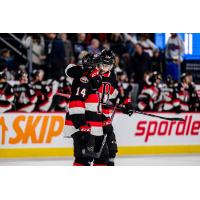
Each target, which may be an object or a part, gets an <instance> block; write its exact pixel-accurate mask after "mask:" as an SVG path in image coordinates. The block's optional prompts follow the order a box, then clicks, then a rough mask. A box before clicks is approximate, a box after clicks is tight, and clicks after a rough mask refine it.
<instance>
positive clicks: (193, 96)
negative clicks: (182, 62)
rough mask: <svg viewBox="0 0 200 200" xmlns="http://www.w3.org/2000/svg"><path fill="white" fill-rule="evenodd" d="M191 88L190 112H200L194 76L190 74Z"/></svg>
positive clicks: (199, 100)
mask: <svg viewBox="0 0 200 200" xmlns="http://www.w3.org/2000/svg"><path fill="white" fill-rule="evenodd" d="M188 81H189V88H188V92H189V94H190V100H189V110H190V111H195V112H197V111H200V99H199V97H198V94H197V90H196V86H195V83H194V82H193V77H192V74H188Z"/></svg>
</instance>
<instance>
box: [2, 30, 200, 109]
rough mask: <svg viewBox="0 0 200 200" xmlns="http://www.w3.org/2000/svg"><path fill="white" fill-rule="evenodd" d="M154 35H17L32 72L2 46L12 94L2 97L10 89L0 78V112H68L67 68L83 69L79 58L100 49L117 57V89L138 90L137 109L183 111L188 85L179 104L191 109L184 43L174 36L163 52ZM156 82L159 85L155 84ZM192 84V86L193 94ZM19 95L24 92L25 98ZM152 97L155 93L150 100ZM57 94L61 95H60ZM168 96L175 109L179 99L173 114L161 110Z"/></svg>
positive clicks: (3, 66) (5, 69) (96, 52)
mask: <svg viewBox="0 0 200 200" xmlns="http://www.w3.org/2000/svg"><path fill="white" fill-rule="evenodd" d="M152 35H153V34H147V33H141V34H136V33H134V34H126V33H111V34H106V33H98V34H97V33H88V34H85V33H77V34H72V33H71V34H66V33H61V34H55V33H47V34H22V35H20V40H21V45H22V46H23V48H24V49H32V51H31V54H30V55H31V58H29V59H31V61H32V63H31V65H32V68H31V69H32V71H31V73H26V72H30V70H29V66H27V65H25V63H24V62H21V60H19V59H16V57H17V56H16V55H15V53H14V52H13V51H12V50H10V49H9V48H1V46H0V65H1V69H0V73H1V72H2V71H4V73H5V74H6V82H8V81H9V83H11V85H10V84H9V87H10V91H8V94H6V96H5V94H4V92H5V91H6V90H8V89H9V87H7V88H6V89H5V88H4V86H5V84H1V82H5V81H4V79H5V78H4V77H3V78H2V77H1V74H0V84H1V85H2V88H1V86H0V96H1V97H0V104H1V105H2V107H3V109H2V110H1V112H4V111H9V110H18V111H24V112H32V111H60V110H66V109H67V102H68V100H69V97H70V82H68V80H67V79H66V76H65V68H66V66H67V65H68V64H70V63H75V64H81V59H82V57H83V56H84V55H85V54H86V53H87V52H89V53H94V54H99V53H100V52H101V50H102V49H104V48H106V49H110V50H112V51H113V52H114V53H115V55H116V57H115V65H114V68H113V70H114V72H115V74H116V76H117V80H118V83H119V85H120V86H119V87H121V85H123V84H124V85H125V86H124V89H126V88H127V85H132V84H138V85H139V89H138V91H137V94H138V95H137V96H138V97H139V98H138V104H137V105H136V106H137V107H138V109H140V110H153V111H155V110H156V111H174V110H176V111H177V110H181V105H180V101H181V100H180V98H179V97H180V96H181V94H179V93H181V91H182V89H181V88H182V85H184V86H185V85H187V86H185V87H184V95H185V96H184V98H185V99H186V100H184V103H183V104H189V101H190V103H191V99H192V98H193V97H192V96H194V95H196V91H195V86H194V84H193V83H192V81H190V83H189V82H188V83H187V84H185V79H187V77H188V76H191V75H187V74H186V75H185V74H182V75H181V73H182V72H181V63H182V62H183V54H184V43H183V41H182V39H181V38H180V37H179V35H178V34H175V33H173V34H171V36H170V38H169V39H168V41H167V43H166V49H165V51H164V52H163V51H161V50H160V49H158V48H157V47H156V45H155V44H154V43H153V39H152V38H153V36H152ZM153 72H154V73H153ZM158 77H160V78H158ZM169 79H170V81H169ZM2 80H3V81H2ZM157 80H160V81H159V84H158V83H157ZM169 82H170V83H169ZM172 82H173V84H172ZM183 82H184V84H183ZM186 82H187V81H186ZM160 83H163V84H162V88H164V86H165V92H164V93H163V92H162V94H161V89H160V88H161V87H160ZM170 84H171V85H170ZM180 84H181V85H180ZM191 84H192V86H194V87H193V88H192V89H191V86H190V85H191ZM166 88H168V90H167V89H166ZM189 88H190V89H189ZM151 90H152V91H153V94H152V93H151ZM156 90H158V91H156ZM172 90H173V91H172ZM190 90H192V92H191V91H190ZM162 91H163V89H162ZM149 92H150V93H149ZM21 93H24V96H22V97H23V98H22V97H21ZM154 93H157V94H156V95H154ZM186 93H187V95H186ZM58 94H65V95H63V96H61V95H60V96H59V95H58ZM12 95H13V98H10V99H11V100H12V101H9V102H10V104H9V103H5V102H3V101H7V100H8V99H9V98H8V97H10V96H12ZM166 95H167V97H166ZM188 95H189V96H188ZM55 96H57V98H55ZM58 96H59V97H58ZM154 96H156V97H154ZM161 96H162V98H161ZM168 96H170V97H171V100H169V99H168V100H167V103H169V102H171V103H172V101H173V102H174V100H176V101H175V104H177V102H178V100H179V109H177V108H178V106H175V107H176V108H175V109H174V108H173V109H172V108H171V107H170V109H165V107H166V105H165V106H163V102H164V101H165V98H168ZM186 96H187V97H186ZM7 98H8V99H7ZM187 98H188V99H187ZM195 98H196V99H195V104H196V106H195V110H198V109H199V104H198V102H199V99H198V96H196V97H195ZM193 101H194V99H193ZM2 102H3V103H4V104H5V105H4V104H3V103H2ZM149 102H151V104H152V105H150V104H149ZM158 102H159V103H160V104H161V102H162V106H158ZM147 104H148V105H147ZM165 104H166V102H165ZM173 104H174V103H173ZM144 105H145V106H144ZM177 105H178V104H177ZM183 107H184V106H183ZM4 108H6V109H4ZM189 110H194V108H192V106H189V107H188V108H187V109H185V110H181V111H189Z"/></svg>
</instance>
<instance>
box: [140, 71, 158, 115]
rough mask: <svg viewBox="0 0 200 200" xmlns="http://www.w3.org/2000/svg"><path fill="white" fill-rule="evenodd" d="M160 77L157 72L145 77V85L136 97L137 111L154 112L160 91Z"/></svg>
mask: <svg viewBox="0 0 200 200" xmlns="http://www.w3.org/2000/svg"><path fill="white" fill-rule="evenodd" d="M160 81H161V76H160V74H159V73H158V72H156V71H155V72H153V73H149V74H147V75H146V76H145V83H144V86H143V89H142V91H141V93H140V94H139V96H138V109H139V110H142V111H154V110H156V107H157V103H158V99H159V96H160V89H159V87H158V85H159V83H160Z"/></svg>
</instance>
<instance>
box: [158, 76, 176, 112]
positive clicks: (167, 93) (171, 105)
mask: <svg viewBox="0 0 200 200" xmlns="http://www.w3.org/2000/svg"><path fill="white" fill-rule="evenodd" d="M174 84H175V83H174V80H173V78H172V76H170V75H169V76H168V77H167V79H166V84H162V86H161V87H160V90H161V92H160V95H159V98H158V100H157V105H156V110H157V111H159V112H161V111H165V112H169V111H178V110H179V109H180V108H179V106H180V105H179V104H180V103H179V99H178V96H177V92H176V88H175V87H174Z"/></svg>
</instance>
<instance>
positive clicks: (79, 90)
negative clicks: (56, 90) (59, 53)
mask: <svg viewBox="0 0 200 200" xmlns="http://www.w3.org/2000/svg"><path fill="white" fill-rule="evenodd" d="M82 63H83V66H77V65H69V66H68V67H67V68H66V71H65V73H66V75H67V76H69V77H70V78H72V79H73V80H72V87H71V97H70V102H69V113H68V114H67V116H66V124H65V130H64V132H65V134H67V135H68V136H72V138H73V141H74V156H75V161H74V165H75V166H76V165H79V166H81V165H86V166H89V165H90V163H91V161H93V162H94V165H107V164H108V148H107V145H105V146H104V148H103V151H102V154H101V156H100V158H94V157H93V153H94V152H95V153H96V152H98V151H99V150H100V147H101V144H102V141H103V138H104V136H103V128H102V126H103V124H102V111H101V109H102V107H101V102H100V99H99V93H98V92H97V90H98V88H99V87H100V86H101V77H100V75H99V69H98V68H97V67H95V66H94V63H93V55H91V54H88V55H86V56H85V57H84V58H83V60H82Z"/></svg>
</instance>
